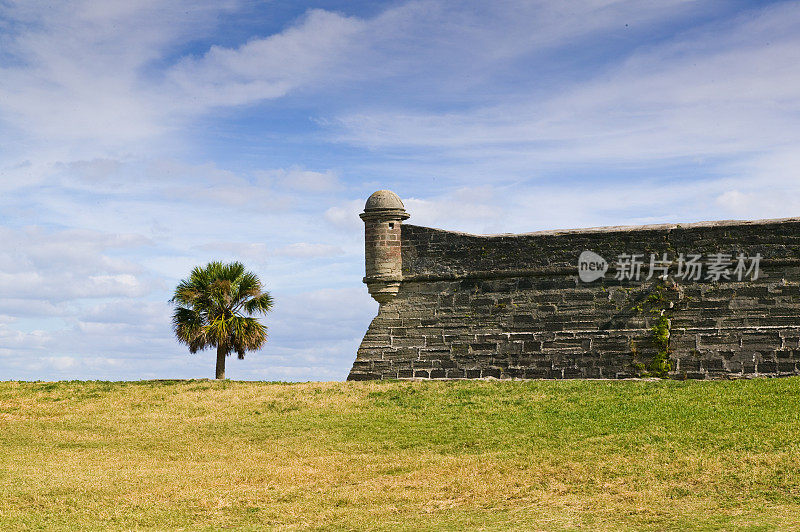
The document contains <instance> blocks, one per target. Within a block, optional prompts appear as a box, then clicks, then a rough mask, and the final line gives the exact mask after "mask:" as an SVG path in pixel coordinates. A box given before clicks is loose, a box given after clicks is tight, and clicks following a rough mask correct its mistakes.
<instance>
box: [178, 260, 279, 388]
mask: <svg viewBox="0 0 800 532" xmlns="http://www.w3.org/2000/svg"><path fill="white" fill-rule="evenodd" d="M170 301H171V302H172V303H173V304H175V305H177V307H176V308H175V312H174V314H173V315H172V325H173V328H174V329H175V336H177V337H178V341H179V342H181V343H184V344H186V345H187V346H189V351H190V352H191V353H196V352H198V351H200V350H202V349H206V348H207V347H216V348H217V378H218V379H224V378H225V357H226V356H227V355H229V354H231V353H233V352H236V354H237V355H239V359H240V360H241V359H243V358H244V354H245V352H246V351H253V350H256V349H258V348H260V347H261V346H262V345H264V342H266V341H267V327H266V326H265V325H263V324H261V323H259V321H258V319H256V318H254V317H252V316H251V315H252V314H256V313H259V314H266V313H267V312H268V311H270V310H271V309H272V297H270V295H269V293H268V292H265V291H263V290H262V285H261V281H260V280H259V279H258V277H257V276H256V275H255V274H253V273H251V272H248V271H247V270H245V268H244V265H243V264H242V263H241V262H231V263H230V264H223V263H222V262H209V263H208V264H207V265H206V266H205V267H204V268H201V267H199V266H197V267H195V268H194V269H193V270H192V273H191V274H189V278H188V279H184V280H182V281H181V282H180V284H178V287H177V288H175V295H174V296H173V297H172V299H171V300H170Z"/></svg>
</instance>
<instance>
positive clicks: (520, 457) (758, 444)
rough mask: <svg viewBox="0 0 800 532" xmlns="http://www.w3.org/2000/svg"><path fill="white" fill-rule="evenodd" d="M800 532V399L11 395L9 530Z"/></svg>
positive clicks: (5, 487)
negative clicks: (605, 531)
mask: <svg viewBox="0 0 800 532" xmlns="http://www.w3.org/2000/svg"><path fill="white" fill-rule="evenodd" d="M223 527H235V528H242V529H250V530H259V529H264V528H285V529H307V528H310V529H317V528H319V529H332V530H339V529H359V530H380V529H405V530H418V529H440V530H462V529H485V530H497V529H501V530H507V529H517V530H531V529H536V530H542V529H545V530H550V529H553V530H563V529H631V530H634V529H635V530H640V529H658V530H663V529H733V528H738V529H746V530H774V529H779V530H790V529H800V379H797V378H787V379H775V380H753V381H735V382H643V381H622V382H608V381H562V382H553V381H536V382H484V381H461V382H375V383H309V384H269V383H246V382H209V381H179V382H128V383H126V382H122V383H108V382H64V383H16V382H5V383H0V529H2V530H18V529H22V530H24V529H48V530H59V529H66V530H86V529H98V528H102V529H125V530H130V529H192V530H196V529H219V528H223Z"/></svg>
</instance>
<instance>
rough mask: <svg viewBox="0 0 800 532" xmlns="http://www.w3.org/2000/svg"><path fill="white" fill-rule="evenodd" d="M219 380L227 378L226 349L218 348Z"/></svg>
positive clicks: (220, 346) (219, 346)
mask: <svg viewBox="0 0 800 532" xmlns="http://www.w3.org/2000/svg"><path fill="white" fill-rule="evenodd" d="M217 378H218V379H224V378H225V347H224V346H222V345H218V346H217Z"/></svg>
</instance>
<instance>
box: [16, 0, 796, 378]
mask: <svg viewBox="0 0 800 532" xmlns="http://www.w3.org/2000/svg"><path fill="white" fill-rule="evenodd" d="M798 28H800V4H798V3H797V2H735V1H731V2H709V1H698V2H691V1H668V0H657V1H616V2H615V1H600V0H598V1H571V2H551V1H535V0H531V1H514V0H497V1H493V2H484V1H475V2H470V1H459V2H452V1H441V0H440V1H436V0H429V1H428V0H422V1H411V2H399V1H398V2H334V1H319V2H299V1H277V0H276V1H263V2H255V1H244V0H243V1H237V0H222V1H214V2H203V1H191V2H189V1H181V0H172V1H170V2H158V1H152V0H142V1H131V0H124V1H122V0H106V1H104V2H93V1H73V2H61V3H53V2H49V1H36V0H24V1H15V0H11V1H9V0H0V236H2V240H1V241H2V242H3V246H0V379H27V380H33V379H42V380H50V379H73V378H76V379H140V378H190V377H208V376H212V372H213V353H211V352H206V353H200V354H197V355H190V354H189V353H188V351H187V350H186V349H185V348H184V347H182V346H180V345H178V344H177V342H176V341H175V340H174V339H173V336H172V332H171V329H170V314H171V307H170V306H169V304H168V300H169V298H170V296H171V292H172V290H173V289H174V287H175V285H176V284H177V282H178V281H179V280H180V279H181V278H183V277H186V275H187V274H188V273H189V271H190V269H191V268H192V267H193V266H195V265H198V264H204V263H205V262H207V261H209V260H215V259H216V260H232V259H237V260H241V261H243V262H244V263H245V264H246V265H247V266H248V267H249V268H250V269H252V270H254V271H255V272H257V273H258V274H259V275H260V276H261V278H262V279H263V280H264V281H265V283H266V285H267V287H268V289H269V290H270V292H271V293H272V294H273V296H274V298H275V300H276V306H275V310H274V312H273V313H272V314H271V315H270V316H269V317H268V319H267V323H268V325H269V327H270V338H269V341H268V343H267V345H266V347H265V348H264V349H263V350H261V351H259V352H256V353H250V354H248V356H247V358H246V359H245V360H244V361H239V360H235V359H231V360H230V361H229V363H228V368H227V370H228V371H227V375H228V377H230V378H235V379H259V380H261V379H267V380H340V379H344V378H345V377H346V375H347V372H348V370H349V368H350V365H351V363H352V361H353V359H354V357H355V350H356V348H357V346H358V343H359V341H360V339H361V337H362V336H363V333H364V331H365V330H366V328H367V326H368V324H369V321H370V320H371V318H372V317H373V316H374V315H375V313H376V312H377V304H375V303H374V302H373V301H372V300H371V299H370V297H369V296H368V294H367V291H366V287H365V286H364V285H362V283H361V278H362V276H363V226H362V223H361V221H360V220H359V218H358V213H359V212H360V211H361V209H362V207H363V203H364V201H365V199H366V198H367V197H368V196H369V195H370V194H371V193H372V192H374V191H375V190H378V189H381V188H390V189H392V190H394V191H395V192H397V193H398V194H399V195H400V196H401V197H402V198H403V200H404V202H405V204H406V208H407V210H408V211H409V212H410V214H411V219H410V220H409V222H410V223H415V224H420V225H429V226H434V227H441V228H445V229H452V230H459V231H469V232H475V233H497V232H527V231H534V230H539V229H553V228H568V227H590V226H599V225H620V224H641V223H656V222H692V221H700V220H711V219H732V218H734V219H758V218H778V217H787V216H797V215H800V170H798V169H799V168H800V31H798Z"/></svg>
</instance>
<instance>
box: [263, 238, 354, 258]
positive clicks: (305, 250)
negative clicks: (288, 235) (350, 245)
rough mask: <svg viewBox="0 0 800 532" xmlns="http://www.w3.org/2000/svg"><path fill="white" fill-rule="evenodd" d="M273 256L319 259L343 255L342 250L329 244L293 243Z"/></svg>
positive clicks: (279, 249) (276, 251)
mask: <svg viewBox="0 0 800 532" xmlns="http://www.w3.org/2000/svg"><path fill="white" fill-rule="evenodd" d="M274 254H275V255H283V256H286V257H302V258H319V257H333V256H336V255H342V254H344V250H343V249H342V248H341V247H339V246H332V245H330V244H311V243H308V242H295V243H294V244H289V245H288V246H283V247H281V248H278V249H276V250H275V251H274Z"/></svg>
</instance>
